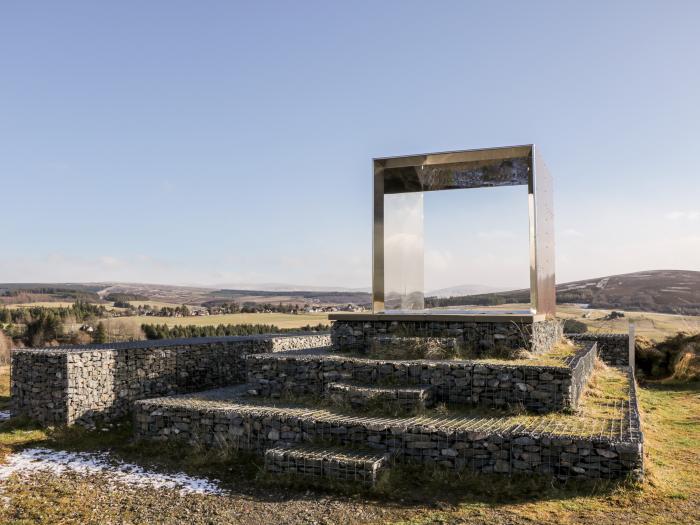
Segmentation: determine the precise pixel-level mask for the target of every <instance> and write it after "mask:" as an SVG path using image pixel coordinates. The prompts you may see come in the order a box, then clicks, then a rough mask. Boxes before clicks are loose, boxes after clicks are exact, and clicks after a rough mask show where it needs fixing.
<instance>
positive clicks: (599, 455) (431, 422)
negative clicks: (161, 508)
mask: <svg viewBox="0 0 700 525" xmlns="http://www.w3.org/2000/svg"><path fill="white" fill-rule="evenodd" d="M626 374H627V373H626V372H625V371H623V370H620V371H616V370H608V371H606V372H605V375H604V376H603V377H600V378H598V382H599V383H600V384H601V388H603V389H606V388H607V386H606V384H607V383H606V382H609V383H610V384H611V385H612V386H615V388H617V390H615V391H614V392H613V394H611V395H610V396H606V397H604V398H600V397H597V396H590V397H589V398H586V402H585V403H583V411H582V412H581V413H580V414H575V415H573V414H572V415H566V414H552V415H546V416H535V415H502V414H501V415H498V414H497V413H494V414H493V415H492V416H485V415H483V414H480V415H476V414H475V415H461V416H444V417H441V416H416V417H407V418H396V417H392V418H381V417H364V416H362V415H347V414H342V413H337V412H334V411H332V410H328V409H318V408H316V407H313V406H303V405H290V404H286V403H280V404H279V405H274V404H272V402H271V401H269V400H268V401H266V402H261V401H258V400H256V399H254V398H253V399H251V398H248V397H245V396H243V395H242V393H243V392H244V391H245V388H233V389H219V390H214V391H209V392H204V393H199V394H190V395H182V396H173V397H166V398H158V399H150V400H142V401H137V402H136V403H135V404H134V409H135V420H134V421H135V423H134V424H135V432H136V435H137V437H140V438H149V439H160V440H171V439H176V440H184V441H185V442H190V443H197V444H199V445H204V446H209V447H232V448H239V449H245V450H252V451H257V452H259V453H264V452H265V451H266V450H267V449H269V448H273V447H279V446H285V445H288V444H294V443H311V444H318V443H327V442H328V441H332V442H333V443H335V444H336V445H341V446H353V447H363V448H371V449H373V450H376V451H378V452H381V453H388V454H390V456H391V458H392V459H393V460H394V461H406V462H418V463H423V464H430V465H440V466H443V467H446V468H450V469H455V470H464V469H467V470H473V471H477V472H496V473H515V472H522V473H526V472H531V473H542V474H548V475H554V476H559V477H564V478H566V477H588V478H598V477H603V478H616V477H625V476H627V475H633V476H637V477H639V476H641V474H642V471H643V463H642V438H641V432H640V428H639V413H638V409H637V403H636V396H635V387H634V382H633V381H630V378H629V377H628V376H627V375H626ZM620 385H623V389H622V390H620ZM612 386H611V387H610V390H611V391H613V389H612Z"/></svg>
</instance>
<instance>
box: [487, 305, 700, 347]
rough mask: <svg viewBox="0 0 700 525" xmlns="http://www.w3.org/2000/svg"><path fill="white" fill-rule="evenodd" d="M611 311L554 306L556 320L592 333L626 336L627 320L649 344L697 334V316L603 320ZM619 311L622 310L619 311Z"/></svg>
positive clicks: (512, 307) (699, 322)
mask: <svg viewBox="0 0 700 525" xmlns="http://www.w3.org/2000/svg"><path fill="white" fill-rule="evenodd" d="M529 307H530V306H529V305H527V304H504V305H499V306H494V307H492V308H483V309H489V310H524V309H528V308H529ZM611 311H612V310H597V309H588V308H579V307H577V306H573V305H568V304H563V305H558V306H557V317H559V318H560V319H575V320H577V321H581V322H583V323H585V324H586V326H588V331H589V332H592V333H598V332H600V333H613V334H625V333H627V332H628V331H629V323H630V321H632V322H634V323H635V325H636V333H637V335H638V336H643V337H647V338H649V339H651V340H652V341H661V340H662V339H665V338H666V337H669V336H671V335H675V334H677V333H678V332H686V333H691V334H694V333H698V332H700V316H693V315H674V314H659V313H652V312H624V314H625V316H624V317H621V318H617V319H613V320H610V321H608V320H605V316H607V315H608V314H609V313H610V312H611ZM618 311H621V310H618Z"/></svg>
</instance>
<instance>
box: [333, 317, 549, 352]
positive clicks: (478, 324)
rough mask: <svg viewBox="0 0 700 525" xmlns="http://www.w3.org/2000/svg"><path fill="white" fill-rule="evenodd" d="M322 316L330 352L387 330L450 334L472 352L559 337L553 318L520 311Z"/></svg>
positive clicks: (537, 345)
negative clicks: (327, 328) (327, 325)
mask: <svg viewBox="0 0 700 525" xmlns="http://www.w3.org/2000/svg"><path fill="white" fill-rule="evenodd" d="M328 318H329V319H330V320H331V321H332V325H331V342H332V345H333V350H334V351H336V352H359V353H367V352H369V351H370V350H371V349H372V347H373V345H374V344H375V343H376V342H377V340H378V338H383V339H385V338H386V337H387V336H389V337H391V336H394V337H397V338H398V337H431V338H454V339H456V341H457V342H458V344H460V345H461V346H462V347H463V348H466V349H468V351H469V352H470V353H472V354H473V355H476V356H480V357H508V356H509V355H513V351H514V350H518V349H522V350H527V351H528V352H531V353H533V354H541V353H544V352H547V351H549V350H551V349H552V348H553V347H554V345H555V344H556V343H557V342H558V341H559V339H561V337H562V326H561V323H560V322H559V321H556V320H552V319H547V318H546V316H544V315H537V314H531V313H527V312H522V311H521V312H515V311H512V312H507V313H496V312H494V311H483V312H479V313H476V312H475V311H470V312H469V313H466V312H458V311H449V310H441V311H440V313H436V312H435V311H431V312H428V311H417V312H385V313H380V314H350V313H348V314H345V313H333V314H330V315H329V316H328Z"/></svg>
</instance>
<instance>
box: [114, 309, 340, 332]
mask: <svg viewBox="0 0 700 525" xmlns="http://www.w3.org/2000/svg"><path fill="white" fill-rule="evenodd" d="M103 322H104V323H105V326H106V328H107V330H108V331H111V330H112V331H113V330H115V329H116V328H117V327H120V326H122V327H125V328H128V329H131V330H133V329H135V328H139V327H140V326H141V325H142V324H165V325H168V326H175V325H197V326H210V325H219V324H268V325H275V326H277V327H279V328H299V327H301V326H306V325H317V324H319V323H323V324H328V314H322V313H318V314H298V315H294V314H282V313H259V314H225V315H204V316H192V317H154V316H134V317H115V318H113V319H105V320H104V321H103Z"/></svg>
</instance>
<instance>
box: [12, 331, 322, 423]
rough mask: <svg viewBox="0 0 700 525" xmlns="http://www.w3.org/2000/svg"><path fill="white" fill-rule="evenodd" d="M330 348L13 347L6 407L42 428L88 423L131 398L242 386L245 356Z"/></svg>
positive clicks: (300, 341)
mask: <svg viewBox="0 0 700 525" xmlns="http://www.w3.org/2000/svg"><path fill="white" fill-rule="evenodd" d="M329 343H330V338H329V336H328V335H309V336H250V337H219V338H213V337H208V338H192V339H172V340H162V341H136V342H132V343H118V344H110V345H85V346H76V347H67V348H61V347H55V348H48V349H21V350H14V351H13V352H12V387H11V390H12V401H11V408H10V410H11V413H12V414H13V416H26V417H29V418H31V419H33V420H36V421H38V422H40V423H42V424H45V425H70V424H74V423H79V424H82V425H85V426H93V425H94V424H95V422H96V420H97V419H101V420H103V421H109V420H112V419H115V418H118V417H121V416H124V415H125V414H126V413H128V411H129V410H130V408H131V403H132V402H133V401H134V400H137V399H144V398H148V397H155V396H162V395H170V394H175V393H179V392H191V391H195V390H204V389H208V388H215V387H220V386H227V385H235V384H240V383H243V382H244V381H245V378H246V361H245V357H246V355H248V354H251V353H262V352H265V353H269V352H279V351H285V350H295V349H299V348H321V347H327V346H328V345H329Z"/></svg>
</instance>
